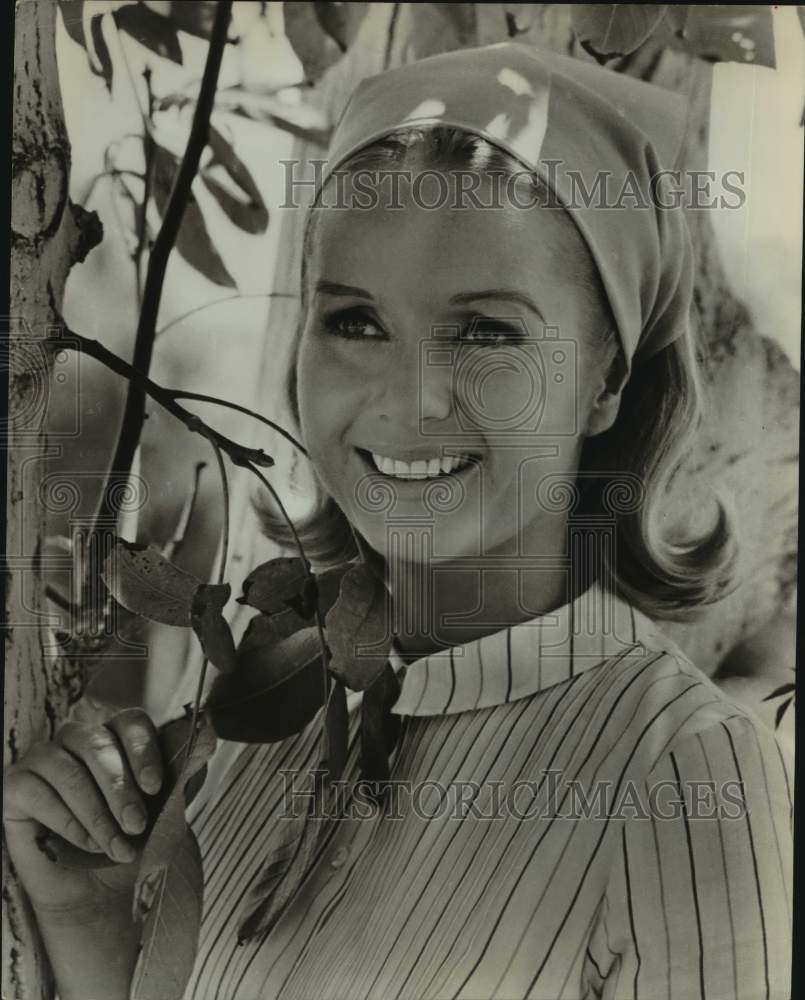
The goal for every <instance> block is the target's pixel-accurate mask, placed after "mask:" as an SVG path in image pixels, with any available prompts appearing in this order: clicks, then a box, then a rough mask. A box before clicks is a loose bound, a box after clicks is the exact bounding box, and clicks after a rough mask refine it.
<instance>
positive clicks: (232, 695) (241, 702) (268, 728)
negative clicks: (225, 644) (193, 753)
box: [207, 615, 329, 743]
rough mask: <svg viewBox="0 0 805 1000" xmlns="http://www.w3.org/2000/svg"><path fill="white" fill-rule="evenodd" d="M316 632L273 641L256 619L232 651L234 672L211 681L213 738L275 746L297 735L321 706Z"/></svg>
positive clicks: (266, 624) (322, 677) (268, 626)
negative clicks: (235, 659)
mask: <svg viewBox="0 0 805 1000" xmlns="http://www.w3.org/2000/svg"><path fill="white" fill-rule="evenodd" d="M326 687H327V688H328V687H329V677H328V675H327V674H326V673H325V671H323V670H322V664H321V647H320V644H319V634H318V629H317V628H316V627H315V626H309V627H307V628H304V629H302V630H300V631H298V632H295V633H294V634H293V635H290V636H288V637H286V638H278V637H277V634H276V632H275V631H274V629H273V625H272V619H271V618H266V617H264V616H262V615H258V616H257V617H256V618H253V619H252V621H251V622H250V623H249V627H248V629H247V630H246V634H245V635H244V636H243V639H242V641H241V643H240V646H239V647H238V651H237V664H236V666H235V670H234V671H233V672H232V673H229V674H221V675H220V676H219V677H216V679H215V681H214V683H213V685H212V688H211V690H210V694H209V697H208V699H207V710H208V711H209V713H210V718H211V719H212V724H213V726H214V727H215V731H216V733H217V734H218V735H219V736H220V737H221V738H222V739H225V740H236V741H238V742H241V743H275V742H277V741H278V740H284V739H286V738H287V737H288V736H291V735H293V734H294V733H298V732H300V731H301V730H302V729H303V728H304V727H305V726H306V725H307V724H308V723H309V722H310V720H311V719H312V718H313V717H314V716H315V714H316V712H317V711H318V710H319V709H320V708H321V706H322V705H323V704H324V701H325V698H326V690H325V688H326Z"/></svg>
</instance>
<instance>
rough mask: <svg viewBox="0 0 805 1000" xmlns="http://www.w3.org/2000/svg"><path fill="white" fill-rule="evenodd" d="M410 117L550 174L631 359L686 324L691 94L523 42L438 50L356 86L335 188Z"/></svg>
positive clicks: (338, 151)
mask: <svg viewBox="0 0 805 1000" xmlns="http://www.w3.org/2000/svg"><path fill="white" fill-rule="evenodd" d="M407 126H410V127H412V128H420V127H423V126H448V127H454V128H458V129H461V130H464V131H466V132H470V133H472V134H474V135H478V136H480V137H482V138H484V139H486V140H487V141H488V142H489V143H491V144H492V145H493V146H496V147H498V148H500V149H502V150H504V151H505V152H507V153H509V154H510V155H511V156H512V157H514V158H515V159H516V160H517V161H519V163H521V164H522V165H523V167H524V168H525V169H526V170H528V171H532V172H534V173H536V174H537V175H538V176H539V177H540V178H542V180H543V181H544V182H545V184H546V185H547V187H548V189H549V191H550V192H551V194H552V196H553V198H555V201H556V203H558V204H560V205H561V206H562V208H563V209H564V210H566V211H568V212H569V214H570V216H571V217H572V219H573V221H574V223H575V225H576V227H577V228H578V230H579V232H580V234H581V236H582V238H583V239H584V241H585V243H586V244H587V247H588V248H589V251H590V254H591V255H592V258H593V260H594V262H595V265H596V267H597V268H598V271H599V273H600V276H601V280H602V283H603V286H604V289H605V292H606V295H607V298H608V300H609V304H610V307H611V309H612V313H613V316H614V318H615V323H616V326H617V331H618V334H619V336H620V340H621V343H622V345H623V349H624V354H625V357H626V362H627V366H629V367H631V365H633V364H639V363H641V362H642V361H644V360H646V359H647V358H649V357H651V356H652V355H653V354H655V353H656V352H657V351H659V350H660V349H661V348H663V347H665V346H667V345H668V344H669V343H671V342H672V341H674V340H676V339H677V338H678V337H681V336H683V335H684V334H685V333H686V331H687V329H688V322H689V310H690V301H691V295H692V285H693V252H692V247H691V243H690V236H689V233H688V229H687V225H686V222H685V219H684V211H683V209H682V208H681V207H680V206H679V205H678V204H675V202H674V199H673V198H672V197H669V190H668V185H669V183H673V177H672V175H670V174H669V171H670V170H674V169H676V168H677V164H678V160H679V156H680V151H681V148H682V143H683V140H684V137H685V132H686V126H687V104H686V102H685V101H684V99H682V98H681V97H679V96H678V95H676V94H673V93H671V92H670V91H666V90H663V89H661V88H659V87H655V86H652V85H650V84H646V83H643V82H642V81H639V80H635V79H633V78H630V77H626V76H624V75H622V74H618V73H615V72H613V71H612V70H607V69H603V68H601V67H599V66H597V65H593V64H588V63H584V62H582V61H581V60H578V59H573V58H570V57H566V56H559V55H555V54H553V53H549V52H543V51H541V50H539V49H535V48H531V47H526V46H524V45H520V44H516V43H510V42H502V43H499V44H496V45H489V46H485V47H483V48H475V49H461V50H458V51H455V52H448V53H444V54H442V55H436V56H431V57H429V58H427V59H422V60H420V61H418V62H414V63H410V64H408V65H406V66H402V67H400V68H397V69H393V70H389V71H387V72H385V73H381V74H379V75H377V76H373V77H369V78H367V79H365V80H363V81H362V82H361V83H360V84H359V85H358V86H357V88H356V89H355V91H354V93H353V95H352V97H351V98H350V100H349V102H348V104H347V106H346V108H345V109H344V112H343V115H342V116H341V119H340V121H339V123H338V125H337V126H336V129H335V131H334V133H333V137H332V140H331V145H330V151H329V155H328V159H327V161H326V164H325V167H324V170H323V172H322V174H321V175H320V183H321V185H322V187H323V185H324V183H326V181H327V179H328V177H329V176H330V175H331V174H332V173H333V171H335V170H337V169H338V168H339V167H340V166H341V165H343V164H344V163H345V161H347V160H348V159H349V158H350V157H351V156H352V155H353V154H355V153H357V152H358V151H359V150H361V149H363V148H365V147H367V146H370V145H371V144H372V143H374V142H376V141H378V140H379V139H382V138H383V137H384V136H386V135H389V134H390V133H392V132H396V131H398V130H399V129H401V128H405V127H407ZM677 201H678V199H677Z"/></svg>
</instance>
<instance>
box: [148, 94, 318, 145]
mask: <svg viewBox="0 0 805 1000" xmlns="http://www.w3.org/2000/svg"><path fill="white" fill-rule="evenodd" d="M166 101H167V99H166V100H163V102H162V104H163V105H165V104H166ZM215 107H216V109H217V110H221V111H223V110H229V111H232V112H233V113H235V114H239V115H243V116H244V117H245V118H250V119H251V120H252V121H258V122H267V123H268V124H270V125H274V126H275V127H276V128H281V129H284V130H285V131H286V132H290V133H291V134H292V135H296V136H299V137H300V138H302V139H305V140H306V141H308V142H315V143H317V144H318V145H320V146H326V145H327V143H328V142H329V138H330V134H331V132H332V124H331V122H330V119H329V117H328V116H327V114H326V113H325V111H323V110H322V109H321V108H315V107H313V106H312V105H311V104H304V103H302V104H291V103H290V101H285V100H282V99H281V98H279V97H274V96H269V95H264V94H251V93H248V92H247V91H245V90H243V89H242V88H237V87H232V88H230V89H228V90H223V91H220V92H219V93H218V95H217V96H216V101H215Z"/></svg>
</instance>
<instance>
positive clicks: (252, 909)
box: [238, 771, 332, 944]
mask: <svg viewBox="0 0 805 1000" xmlns="http://www.w3.org/2000/svg"><path fill="white" fill-rule="evenodd" d="M312 783H313V787H312V788H311V789H310V790H309V791H311V792H312V794H310V795H309V796H308V804H307V807H306V809H305V810H304V811H303V812H302V813H300V814H299V815H298V816H288V815H284V814H281V815H279V816H278V817H277V822H276V823H275V824H274V829H273V830H272V833H271V838H270V841H269V850H268V852H267V857H268V860H267V862H266V864H265V866H264V867H263V869H262V871H261V872H260V874H259V876H258V879H257V881H256V882H255V883H254V885H252V886H251V888H250V889H249V893H248V895H247V897H246V900H245V902H244V905H243V908H242V909H241V912H240V917H239V920H238V942H239V943H240V944H242V943H243V942H244V941H247V940H248V939H249V938H253V937H256V936H257V935H260V934H267V933H268V932H269V931H270V930H271V928H272V927H273V926H274V925H275V924H276V922H277V920H279V918H280V916H281V915H282V912H283V910H284V909H285V907H286V905H287V904H288V902H289V901H290V900H291V899H292V898H293V896H294V895H295V894H296V891H297V889H298V888H299V885H300V884H301V882H302V880H303V878H304V876H305V875H306V874H307V871H308V869H309V868H310V866H311V863H312V862H313V861H314V859H315V856H316V850H317V848H318V846H319V840H320V836H321V833H322V829H323V828H324V825H325V824H324V822H323V819H324V817H325V816H326V815H327V806H328V805H329V795H328V790H329V789H331V788H332V786H331V785H328V783H327V782H326V780H325V778H324V775H323V774H322V772H321V771H314V772H313V773H312Z"/></svg>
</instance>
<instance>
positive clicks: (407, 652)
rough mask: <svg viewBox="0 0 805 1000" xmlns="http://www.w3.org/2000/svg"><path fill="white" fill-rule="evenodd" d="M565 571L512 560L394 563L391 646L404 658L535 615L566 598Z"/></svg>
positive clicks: (424, 653)
mask: <svg viewBox="0 0 805 1000" xmlns="http://www.w3.org/2000/svg"><path fill="white" fill-rule="evenodd" d="M512 563H514V560H512ZM568 576H569V575H568V573H567V572H566V571H561V570H551V571H546V572H541V571H533V570H532V571H531V572H528V571H523V569H522V568H519V569H518V568H517V567H516V566H515V565H512V566H509V567H505V568H496V569H475V570H468V569H467V568H465V567H457V566H455V564H447V563H445V564H441V565H440V564H439V563H433V564H430V565H428V566H425V565H423V564H413V563H399V564H397V566H396V567H395V570H394V572H393V574H392V575H391V579H388V580H387V583H388V586H389V589H390V590H391V594H392V599H393V602H394V624H393V628H394V631H395V633H396V636H397V639H396V645H397V648H398V649H399V651H400V653H401V655H402V658H403V659H404V660H406V661H408V662H410V661H412V660H416V659H419V658H420V657H423V656H427V655H429V654H430V653H434V652H436V651H437V650H439V649H443V648H445V647H447V646H458V645H461V644H463V643H467V642H472V641H474V640H476V639H480V638H481V637H482V636H485V635H490V634H491V633H493V632H499V631H500V630H501V629H504V628H506V627H507V626H510V625H518V624H520V623H521V622H524V621H528V620H530V619H532V618H536V617H538V616H539V615H541V614H545V613H546V612H549V611H552V610H554V609H555V608H558V607H561V606H562V605H563V604H565V603H567V601H568V600H569V599H570V595H571V589H570V588H571V584H570V581H569V578H568ZM400 595H405V599H404V600H403V599H401V597H400ZM457 618H458V619H460V620H459V621H455V619H457Z"/></svg>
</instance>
